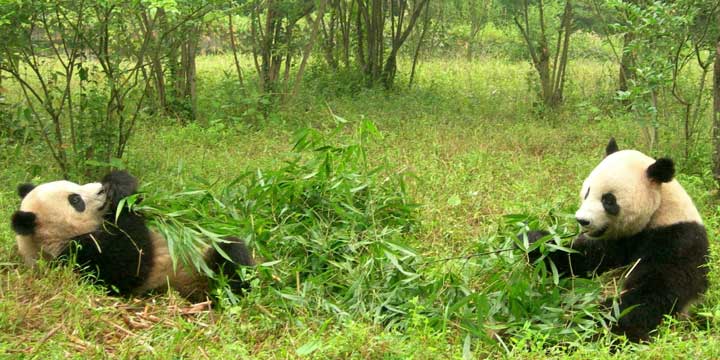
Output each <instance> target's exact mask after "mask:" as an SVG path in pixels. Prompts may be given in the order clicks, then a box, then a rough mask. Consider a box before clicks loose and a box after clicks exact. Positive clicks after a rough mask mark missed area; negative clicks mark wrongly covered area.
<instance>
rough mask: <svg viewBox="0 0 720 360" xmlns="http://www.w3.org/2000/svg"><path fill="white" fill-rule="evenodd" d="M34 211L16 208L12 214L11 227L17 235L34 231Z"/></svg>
mask: <svg viewBox="0 0 720 360" xmlns="http://www.w3.org/2000/svg"><path fill="white" fill-rule="evenodd" d="M36 219H37V216H35V213H32V212H27V211H22V210H18V211H16V212H15V213H14V214H13V216H12V228H13V230H14V231H15V233H17V234H18V235H30V234H32V233H34V232H35V220H36Z"/></svg>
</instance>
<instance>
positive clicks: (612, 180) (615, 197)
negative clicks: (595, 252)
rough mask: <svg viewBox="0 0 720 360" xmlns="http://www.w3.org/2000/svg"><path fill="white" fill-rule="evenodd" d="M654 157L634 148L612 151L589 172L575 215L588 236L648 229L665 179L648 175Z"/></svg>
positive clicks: (624, 233) (617, 234)
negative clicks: (657, 178) (654, 178)
mask: <svg viewBox="0 0 720 360" xmlns="http://www.w3.org/2000/svg"><path fill="white" fill-rule="evenodd" d="M654 163H655V160H654V159H652V158H651V157H649V156H646V155H644V154H643V153H641V152H639V151H635V150H623V151H617V152H613V153H611V154H610V155H608V156H607V157H605V159H604V160H603V161H602V162H600V164H599V165H598V166H597V167H596V168H595V169H594V170H593V171H592V172H591V173H590V175H589V176H588V177H587V179H585V182H584V183H583V186H582V189H581V191H580V199H581V205H580V208H579V209H578V210H577V212H576V213H575V218H576V219H577V221H578V223H580V225H581V226H582V228H583V231H584V232H585V233H586V236H588V237H589V238H607V239H614V238H618V237H623V236H630V235H635V234H637V233H639V232H640V231H642V230H643V229H645V228H646V227H647V226H648V224H649V223H650V220H651V218H652V217H653V215H654V214H655V212H656V211H657V210H658V208H659V207H660V203H661V186H662V182H660V181H656V180H653V179H651V178H650V177H649V175H648V168H649V167H650V166H651V165H653V164H654Z"/></svg>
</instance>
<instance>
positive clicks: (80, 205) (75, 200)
mask: <svg viewBox="0 0 720 360" xmlns="http://www.w3.org/2000/svg"><path fill="white" fill-rule="evenodd" d="M68 202H69V203H70V206H72V207H73V208H74V209H75V211H77V212H83V211H85V202H84V201H83V199H82V196H80V195H78V194H70V195H69V196H68Z"/></svg>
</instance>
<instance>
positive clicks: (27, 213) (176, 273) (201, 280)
mask: <svg viewBox="0 0 720 360" xmlns="http://www.w3.org/2000/svg"><path fill="white" fill-rule="evenodd" d="M137 187H138V182H137V180H136V179H135V178H134V177H133V176H131V175H130V174H129V173H127V172H125V171H113V172H110V173H109V174H108V175H106V176H105V177H104V178H103V179H102V181H101V182H95V183H90V184H86V185H78V184H75V183H72V182H69V181H54V182H49V183H44V184H41V185H38V186H34V185H32V184H23V185H20V186H19V187H18V193H19V195H20V197H21V198H22V203H21V205H20V210H18V211H16V212H15V213H14V214H13V216H12V228H13V230H14V231H15V232H16V234H17V236H16V240H17V245H18V250H19V252H20V254H21V255H22V257H23V258H24V260H25V262H26V263H27V264H28V265H31V266H32V265H33V264H34V263H35V262H36V261H37V260H38V259H39V258H40V257H42V258H44V259H48V260H53V259H57V258H65V257H67V256H70V255H71V254H72V255H73V256H75V259H76V262H77V264H78V265H79V266H80V269H81V270H82V271H83V272H89V273H91V274H92V275H94V278H95V279H97V280H98V282H99V283H101V284H104V285H106V286H107V287H108V289H109V290H110V291H111V292H113V293H116V294H119V295H131V294H142V293H145V292H148V291H151V290H156V289H163V288H166V287H167V286H168V285H169V286H170V287H173V288H175V289H177V290H178V291H179V292H180V294H181V295H183V296H185V297H187V298H189V299H202V298H203V297H204V296H206V295H207V294H208V290H209V289H210V286H211V282H210V279H209V278H208V277H207V276H204V275H202V274H200V273H198V272H197V271H194V270H193V269H191V268H189V267H187V266H184V265H183V264H178V268H177V270H174V269H173V264H172V260H171V258H170V253H169V249H168V244H167V241H166V240H165V238H163V237H162V235H160V234H159V233H157V232H154V231H151V230H150V229H149V228H148V226H147V225H146V223H145V219H144V218H143V217H142V216H141V215H140V214H137V213H135V212H132V211H129V210H128V209H127V207H123V209H121V212H120V214H119V217H117V221H116V208H117V207H118V204H119V201H120V200H121V199H123V198H124V197H126V196H129V195H132V194H134V193H135V192H136V191H137ZM73 245H77V246H73ZM219 245H220V248H221V249H222V250H223V251H224V252H225V253H226V254H227V255H228V257H229V258H230V260H231V261H228V260H226V259H225V258H224V257H223V256H221V255H220V253H218V252H217V251H216V250H215V249H214V248H212V247H209V248H208V249H207V250H206V252H205V261H206V263H207V264H208V266H209V268H210V269H211V270H213V271H215V272H217V271H221V270H222V271H224V272H225V274H227V275H228V282H229V284H230V285H231V286H232V287H233V290H239V291H242V289H244V288H246V287H247V284H245V283H244V282H243V281H242V280H241V279H239V276H238V275H237V273H236V269H237V267H238V266H251V265H253V264H254V261H253V259H252V256H251V255H250V253H249V251H248V249H247V248H246V247H245V244H244V243H243V242H242V241H241V240H239V239H236V238H227V242H224V243H221V244H219Z"/></svg>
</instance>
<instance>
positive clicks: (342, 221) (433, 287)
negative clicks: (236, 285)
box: [128, 118, 612, 346]
mask: <svg viewBox="0 0 720 360" xmlns="http://www.w3.org/2000/svg"><path fill="white" fill-rule="evenodd" d="M338 120H340V121H344V120H342V119H340V118H338ZM378 136H381V135H380V134H379V132H378V131H377V129H376V127H375V125H374V124H373V123H372V122H369V121H363V122H361V123H359V124H358V125H357V127H356V128H355V129H354V131H352V132H350V133H349V134H347V132H346V129H345V128H344V127H343V126H340V127H338V128H336V129H335V130H334V131H332V132H331V133H330V134H329V135H324V134H323V133H320V132H319V131H316V130H313V129H305V130H302V131H300V132H299V133H298V134H297V136H296V138H295V143H294V144H295V145H294V148H293V150H292V152H291V153H290V154H289V155H288V156H287V159H286V160H285V164H284V165H283V166H281V167H279V168H276V169H258V170H255V171H251V172H247V173H245V174H243V175H241V176H240V177H238V178H237V179H235V180H234V181H232V182H230V183H225V184H212V183H210V182H207V181H201V182H200V183H199V184H198V185H197V186H196V188H195V189H194V190H189V191H185V192H182V193H178V194H172V195H162V194H161V195H156V196H152V195H146V199H145V200H144V201H143V203H142V204H135V205H134V208H135V210H137V211H142V212H144V213H146V214H147V215H149V216H150V217H151V218H152V222H153V224H154V226H155V227H157V228H158V229H159V231H160V232H161V233H163V234H164V235H165V236H166V237H167V239H168V242H169V244H170V245H171V249H172V251H171V254H172V255H173V257H174V258H175V259H178V260H177V261H185V262H190V263H193V264H195V265H196V266H197V267H198V268H199V269H200V270H203V271H206V272H208V273H209V272H210V270H209V269H207V268H206V267H204V265H203V264H202V262H201V261H198V260H200V259H201V252H200V249H202V248H204V247H205V246H207V244H210V245H211V246H215V245H216V244H217V243H218V242H220V241H222V240H221V238H222V237H223V236H226V235H235V236H240V237H242V238H244V239H245V240H246V242H247V243H248V244H249V245H250V246H251V248H253V249H254V251H255V252H256V253H257V255H258V257H259V258H261V259H262V261H261V264H260V265H259V266H257V267H256V268H255V269H243V272H244V275H245V276H251V277H252V278H253V280H252V283H253V289H254V290H253V291H251V292H250V294H249V295H248V296H247V297H246V298H244V299H238V298H236V297H235V296H234V295H233V294H231V293H227V292H225V293H223V294H220V295H222V296H221V298H224V299H225V300H224V301H225V304H226V305H231V304H244V305H245V306H246V305H250V304H255V305H257V306H258V307H260V308H262V309H265V310H267V311H269V312H270V313H272V314H273V316H279V317H287V318H289V319H288V320H290V319H294V318H296V315H308V314H320V313H322V314H325V316H328V315H329V316H335V317H338V318H352V319H358V318H360V319H367V320H370V321H373V322H376V323H381V324H383V325H385V326H386V327H391V328H399V329H409V330H412V329H413V328H417V327H421V328H422V329H419V331H420V330H422V331H424V332H427V331H430V330H428V329H431V330H432V331H445V330H452V331H461V332H463V333H468V334H470V335H471V336H474V337H477V338H481V339H485V340H487V341H488V342H491V343H495V344H497V341H498V340H500V342H502V343H504V342H507V341H510V340H511V339H512V341H515V342H522V341H526V340H527V339H530V338H531V335H532V334H535V335H537V333H542V334H543V336H542V339H543V342H544V343H550V344H556V343H563V344H569V343H573V342H574V341H577V340H578V339H587V338H589V337H590V336H594V335H596V334H597V332H598V329H602V326H599V325H602V324H604V323H607V322H608V321H609V320H611V319H612V317H610V316H607V315H603V314H602V313H600V312H599V305H598V304H599V298H600V296H601V286H600V284H599V283H598V282H597V281H593V280H587V279H561V278H559V276H558V274H557V272H556V271H554V270H553V269H552V268H548V269H546V268H545V266H544V265H543V264H542V263H540V265H537V266H533V267H531V268H528V267H527V266H523V265H522V264H523V263H524V261H525V259H526V256H525V254H524V252H523V251H522V250H520V249H521V248H528V250H529V249H532V248H535V247H540V249H541V251H542V252H543V253H547V252H549V251H563V248H559V247H558V246H557V245H554V244H555V243H554V242H555V241H558V244H559V241H560V239H569V238H572V237H574V236H575V235H576V232H574V231H573V230H572V229H574V228H572V227H571V226H568V225H563V224H562V222H561V221H559V219H560V218H558V217H555V216H552V217H551V220H552V222H553V225H552V226H550V231H551V232H552V233H553V234H555V235H553V236H551V237H549V238H548V239H544V241H541V242H538V243H537V244H534V245H533V246H532V247H529V246H528V245H527V244H523V243H522V241H521V240H518V239H522V238H523V237H522V234H523V233H524V232H526V231H528V230H530V229H536V228H538V227H539V224H540V222H539V220H537V219H536V218H532V217H528V216H525V215H515V216H508V217H507V224H506V225H504V226H503V227H502V229H501V230H500V232H499V233H498V234H497V235H495V236H493V237H491V238H489V239H482V240H481V241H478V247H477V249H476V253H474V254H471V255H469V256H463V257H449V258H434V257H426V256H422V255H421V254H419V253H418V252H417V251H416V250H415V249H413V247H412V246H411V239H412V229H413V228H414V227H416V226H418V225H419V224H417V221H416V211H417V210H416V205H415V204H414V203H413V201H412V200H411V199H409V198H408V196H407V194H406V191H405V183H404V180H403V178H404V175H403V174H397V173H395V172H394V171H393V169H391V168H389V167H388V166H387V165H385V163H384V162H382V161H379V162H374V161H370V160H369V159H370V156H369V154H368V153H367V148H366V145H367V143H368V142H369V141H370V140H371V139H372V138H374V137H378ZM331 139H344V140H345V141H343V142H337V140H336V141H331ZM128 201H130V202H135V201H136V199H132V198H131V199H130V200H128ZM518 234H520V237H518ZM202 239H206V240H202ZM558 249H559V250H558ZM218 291H220V292H222V291H224V290H223V289H222V288H221V289H219V290H218ZM416 330H418V329H416ZM534 345H537V344H534ZM534 345H533V346H534Z"/></svg>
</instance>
